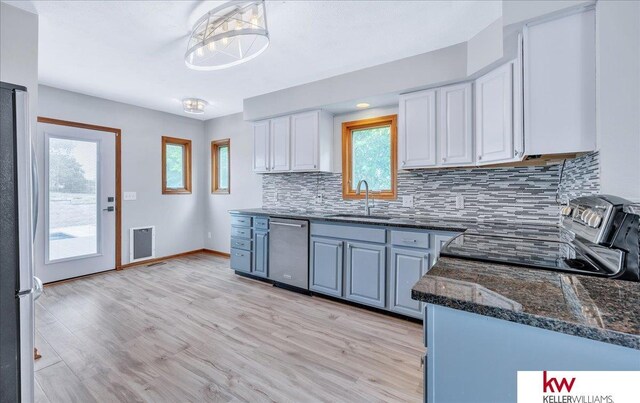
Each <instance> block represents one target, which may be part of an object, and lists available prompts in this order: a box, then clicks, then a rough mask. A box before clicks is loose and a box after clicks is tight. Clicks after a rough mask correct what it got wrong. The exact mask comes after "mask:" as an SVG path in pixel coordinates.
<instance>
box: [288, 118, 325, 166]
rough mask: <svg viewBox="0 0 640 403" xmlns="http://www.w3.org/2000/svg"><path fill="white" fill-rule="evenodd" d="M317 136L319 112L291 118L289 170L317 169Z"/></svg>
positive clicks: (318, 132) (318, 134)
mask: <svg viewBox="0 0 640 403" xmlns="http://www.w3.org/2000/svg"><path fill="white" fill-rule="evenodd" d="M319 136H320V116H319V112H317V111H315V112H306V113H299V114H297V115H293V116H291V148H292V152H291V160H292V161H291V169H292V170H293V171H314V170H317V169H318V147H319Z"/></svg>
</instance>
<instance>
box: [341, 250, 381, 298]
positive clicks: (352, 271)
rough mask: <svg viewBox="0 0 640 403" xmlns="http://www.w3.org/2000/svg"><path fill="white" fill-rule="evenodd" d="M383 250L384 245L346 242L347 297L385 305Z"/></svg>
mask: <svg viewBox="0 0 640 403" xmlns="http://www.w3.org/2000/svg"><path fill="white" fill-rule="evenodd" d="M385 251H386V247H385V245H373V244H365V243H356V242H347V284H346V292H345V297H346V298H347V299H349V300H352V301H356V302H360V303H362V304H367V305H371V306H375V307H378V308H384V307H385V301H386V299H385V284H386V282H385V281H386V258H385Z"/></svg>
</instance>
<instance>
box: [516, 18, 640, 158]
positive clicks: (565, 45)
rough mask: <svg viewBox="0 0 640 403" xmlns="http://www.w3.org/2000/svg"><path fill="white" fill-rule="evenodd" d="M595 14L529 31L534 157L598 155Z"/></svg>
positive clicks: (529, 122)
mask: <svg viewBox="0 0 640 403" xmlns="http://www.w3.org/2000/svg"><path fill="white" fill-rule="evenodd" d="M595 14H596V10H595V9H593V8H591V9H588V10H586V11H581V12H578V13H575V14H570V15H566V16H563V17H561V18H555V19H552V20H548V21H543V22H540V23H537V24H536V23H532V24H530V25H528V26H527V27H526V28H525V29H524V35H525V36H524V38H525V43H524V45H525V47H524V51H525V56H526V58H525V59H524V60H525V62H526V64H525V69H524V72H525V92H524V94H525V108H526V109H525V110H526V113H525V114H524V117H525V125H526V145H527V147H526V150H527V153H528V154H560V153H572V152H584V151H592V150H595V149H596V33H595V31H596V15H595ZM636 35H637V34H636ZM637 51H638V49H637V48H636V54H637ZM620 100H621V99H620ZM622 104H624V101H623V102H622V103H621V104H620V105H622ZM636 135H637V134H636Z"/></svg>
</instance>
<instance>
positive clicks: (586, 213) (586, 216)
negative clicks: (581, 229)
mask: <svg viewBox="0 0 640 403" xmlns="http://www.w3.org/2000/svg"><path fill="white" fill-rule="evenodd" d="M591 213H593V211H591V209H586V210H585V211H583V212H582V215H581V216H580V220H581V221H582V222H584V223H586V222H587V220H589V216H590V215H591Z"/></svg>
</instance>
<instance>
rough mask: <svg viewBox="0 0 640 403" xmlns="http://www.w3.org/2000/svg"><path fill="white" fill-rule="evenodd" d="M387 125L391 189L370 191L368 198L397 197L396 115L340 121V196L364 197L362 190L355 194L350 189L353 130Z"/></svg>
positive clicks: (388, 198) (389, 198) (344, 197)
mask: <svg viewBox="0 0 640 403" xmlns="http://www.w3.org/2000/svg"><path fill="white" fill-rule="evenodd" d="M383 126H389V130H390V135H391V161H390V164H391V189H390V190H389V191H376V192H374V191H371V192H369V198H370V199H379V200H395V199H396V198H397V197H398V156H397V150H398V115H387V116H379V117H375V118H369V119H361V120H354V121H351V122H343V123H342V198H343V199H364V197H365V195H364V191H362V192H360V194H359V195H357V194H356V191H355V190H352V189H351V186H350V184H351V181H352V180H353V178H352V177H351V176H352V173H353V169H352V168H353V161H352V158H351V156H352V155H353V137H352V135H351V132H352V131H353V130H361V129H370V128H375V127H383Z"/></svg>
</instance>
